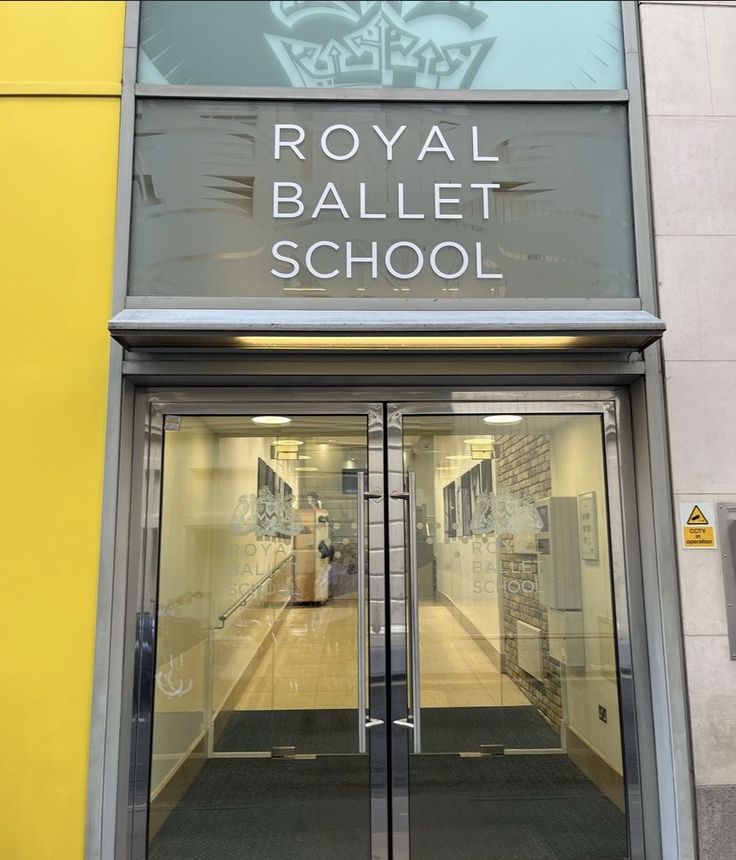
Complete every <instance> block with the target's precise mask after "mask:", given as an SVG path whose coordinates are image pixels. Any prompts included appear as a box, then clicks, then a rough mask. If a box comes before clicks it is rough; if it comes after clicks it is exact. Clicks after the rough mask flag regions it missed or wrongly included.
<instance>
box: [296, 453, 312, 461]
mask: <svg viewBox="0 0 736 860" xmlns="http://www.w3.org/2000/svg"><path fill="white" fill-rule="evenodd" d="M297 459H298V460H311V459H312V458H311V457H310V456H309V454H300V455H299V457H298V458H297Z"/></svg>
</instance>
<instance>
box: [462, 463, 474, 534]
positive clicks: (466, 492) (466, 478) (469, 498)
mask: <svg viewBox="0 0 736 860" xmlns="http://www.w3.org/2000/svg"><path fill="white" fill-rule="evenodd" d="M460 498H461V505H460V508H461V511H462V513H461V520H462V530H461V531H460V534H461V535H462V536H463V537H472V535H473V531H472V529H471V527H470V521H471V519H472V518H473V490H472V485H471V477H470V471H467V472H464V473H463V474H462V475H461V476H460Z"/></svg>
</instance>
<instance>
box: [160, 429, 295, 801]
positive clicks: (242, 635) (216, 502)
mask: <svg viewBox="0 0 736 860" xmlns="http://www.w3.org/2000/svg"><path fill="white" fill-rule="evenodd" d="M271 441H272V439H271V437H270V436H264V437H255V438H247V437H226V436H223V437H218V436H217V435H215V434H214V433H213V432H212V431H211V430H210V429H209V428H208V427H207V426H206V424H205V423H204V422H203V421H200V420H199V419H196V418H187V419H185V421H184V424H183V427H182V430H180V431H179V432H168V433H167V435H166V446H165V453H164V470H163V515H162V533H161V561H160V585H159V606H160V620H159V631H158V649H157V659H156V664H157V665H156V668H157V685H156V697H155V714H156V715H164V714H166V715H168V716H167V717H166V718H164V719H159V720H158V721H157V720H156V719H154V738H153V761H152V775H151V792H152V795H153V796H155V795H156V793H157V792H158V791H159V790H160V789H161V788H162V787H163V785H164V784H165V783H166V782H167V780H168V779H169V778H170V777H171V775H172V774H173V773H174V772H175V771H176V769H177V768H178V766H179V765H180V764H181V762H182V761H183V760H184V759H185V758H186V757H187V755H188V754H189V752H190V751H191V750H192V748H193V747H194V746H196V745H197V743H198V742H199V741H200V740H201V738H202V736H203V734H204V732H205V731H206V728H207V726H208V724H209V721H210V720H211V719H213V718H214V716H216V714H217V712H218V711H219V710H220V708H221V707H222V705H223V704H224V702H225V700H226V699H227V696H228V695H229V693H230V691H231V690H232V688H233V686H234V685H235V683H236V682H237V680H238V679H239V678H240V676H241V674H242V672H243V670H244V669H245V667H246V666H247V665H248V662H249V661H250V660H251V659H252V657H253V656H254V655H255V654H256V651H257V650H258V647H259V646H260V645H261V643H262V642H263V640H264V639H265V637H266V636H268V635H269V633H270V631H271V630H272V629H273V625H274V624H275V622H276V621H277V620H278V616H279V613H280V612H281V611H282V609H283V608H284V606H285V605H286V602H287V601H288V599H289V594H290V589H291V567H290V566H289V564H286V565H285V566H284V568H283V569H282V571H280V572H279V573H278V574H277V575H276V576H275V577H274V578H273V579H272V580H270V581H269V582H268V583H267V584H264V586H263V588H262V589H260V590H259V591H258V592H257V593H256V595H254V598H253V599H252V600H251V601H249V603H248V605H247V606H245V607H243V608H241V609H240V610H238V611H237V612H235V613H234V614H233V615H232V616H231V617H230V618H229V619H228V621H227V623H226V624H225V626H224V627H223V628H222V629H221V630H217V629H215V628H216V626H217V623H218V616H219V615H220V614H222V613H223V612H225V611H226V610H227V609H228V608H229V607H230V606H232V605H233V603H235V602H236V600H237V599H238V597H239V596H240V595H242V594H244V593H245V592H246V591H247V590H248V589H249V588H250V587H251V586H252V585H254V584H255V583H256V582H257V581H258V580H259V579H260V578H261V577H263V576H264V575H265V574H267V573H268V572H269V571H270V570H272V568H273V567H274V565H275V564H276V563H277V562H278V561H279V560H281V559H283V558H285V557H286V556H287V555H288V553H289V552H290V551H291V541H290V540H288V541H283V540H268V539H265V540H264V539H259V538H257V537H256V535H255V533H250V534H244V535H240V536H236V535H233V534H232V532H231V531H230V520H231V517H232V514H233V511H234V510H235V507H236V504H237V501H238V498H239V497H240V496H241V495H243V494H246V495H248V494H254V495H255V494H256V493H257V491H258V487H257V468H258V458H259V457H261V458H263V459H264V460H265V461H266V462H267V463H268V465H269V466H271V467H272V468H273V469H275V470H276V472H277V473H278V474H279V475H280V476H281V477H282V478H284V480H286V481H288V483H289V484H290V485H291V487H292V489H293V490H294V492H295V494H298V474H297V473H296V471H295V463H294V462H289V461H276V460H272V459H271V458H270V444H271ZM210 646H211V647H210Z"/></svg>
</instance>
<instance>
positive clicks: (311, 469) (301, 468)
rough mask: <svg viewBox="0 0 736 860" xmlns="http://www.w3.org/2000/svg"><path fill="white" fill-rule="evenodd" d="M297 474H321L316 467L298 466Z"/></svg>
mask: <svg viewBox="0 0 736 860" xmlns="http://www.w3.org/2000/svg"><path fill="white" fill-rule="evenodd" d="M296 471H297V472H319V469H318V468H317V467H316V466H297V467H296Z"/></svg>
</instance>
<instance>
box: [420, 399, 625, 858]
mask: <svg viewBox="0 0 736 860" xmlns="http://www.w3.org/2000/svg"><path fill="white" fill-rule="evenodd" d="M403 431H404V446H405V447H404V456H405V469H406V471H407V472H412V473H413V474H414V476H415V482H416V499H415V504H416V512H417V513H416V519H417V557H416V565H417V590H418V595H415V599H417V598H418V600H419V630H418V635H419V659H418V666H414V667H413V671H415V672H418V673H419V681H420V683H419V695H418V701H414V702H412V703H411V710H412V713H413V714H414V715H415V719H416V715H417V714H418V715H419V721H420V724H421V751H420V752H416V751H415V752H414V753H413V754H412V755H411V756H410V828H411V844H412V851H413V856H414V854H415V856H417V857H421V858H422V860H435V858H436V860H440V858H442V860H444V858H447V857H458V858H467V860H481V858H483V860H491V859H492V860H508V858H510V857H514V858H516V857H518V858H523V860H553V858H554V860H623V858H626V857H627V856H628V847H627V829H626V810H625V792H624V771H623V758H622V747H621V719H620V708H619V692H618V671H617V665H616V638H615V629H616V625H615V613H614V604H613V595H612V576H611V561H610V550H609V544H608V514H607V505H606V478H605V472H604V460H603V446H602V432H601V419H600V417H599V416H597V415H566V416H559V415H558V416H553V415H527V416H525V417H523V418H520V419H519V420H517V421H515V422H514V423H512V422H509V423H507V424H505V425H504V424H500V423H494V424H491V423H485V422H484V421H483V416H482V415H454V416H420V417H416V416H407V417H405V418H404V424H403Z"/></svg>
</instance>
